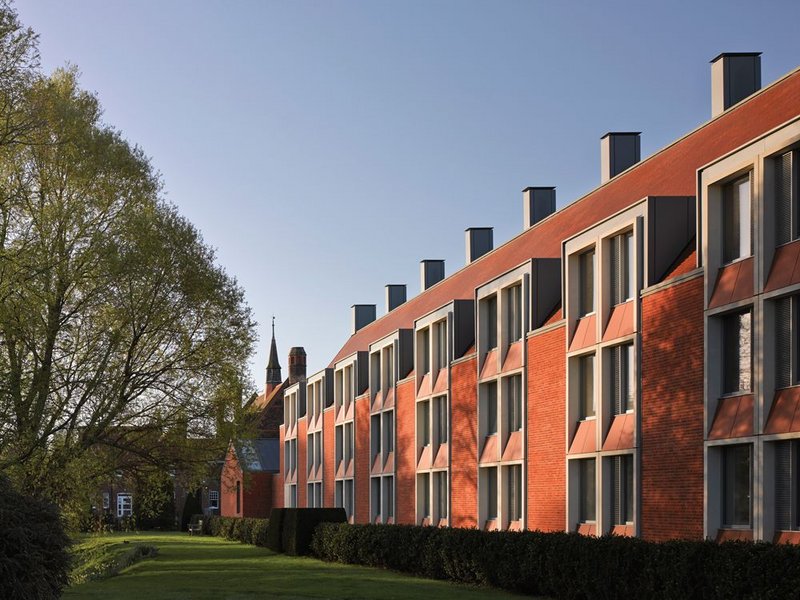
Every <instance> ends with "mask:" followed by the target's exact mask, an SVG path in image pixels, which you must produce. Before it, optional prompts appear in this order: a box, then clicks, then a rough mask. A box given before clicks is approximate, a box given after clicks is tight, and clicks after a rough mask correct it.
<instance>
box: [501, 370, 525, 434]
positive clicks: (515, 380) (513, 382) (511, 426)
mask: <svg viewBox="0 0 800 600" xmlns="http://www.w3.org/2000/svg"><path fill="white" fill-rule="evenodd" d="M505 384H506V389H505V408H506V421H507V424H508V431H509V433H511V432H514V431H519V430H520V429H522V376H521V375H514V376H513V377H506V379H505Z"/></svg>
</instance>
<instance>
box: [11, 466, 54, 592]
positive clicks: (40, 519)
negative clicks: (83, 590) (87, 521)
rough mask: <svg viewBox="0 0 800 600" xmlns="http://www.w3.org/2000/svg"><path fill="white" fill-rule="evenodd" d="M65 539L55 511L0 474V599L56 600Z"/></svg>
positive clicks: (52, 507)
mask: <svg viewBox="0 0 800 600" xmlns="http://www.w3.org/2000/svg"><path fill="white" fill-rule="evenodd" d="M68 548H69V538H68V537H67V535H66V533H65V532H64V528H63V525H62V523H61V519H60V516H59V513H58V509H57V508H56V507H55V506H53V505H52V504H48V503H46V502H43V501H40V500H37V499H35V498H31V497H28V496H25V495H23V494H20V493H19V492H17V491H15V490H14V489H13V488H12V487H11V482H10V481H9V480H8V479H7V478H6V477H4V476H2V475H0V598H8V599H9V600H10V599H16V598H19V599H24V598H42V599H45V598H58V597H60V596H61V590H62V589H63V588H64V586H66V585H67V582H68V577H69V554H68V552H67V550H68Z"/></svg>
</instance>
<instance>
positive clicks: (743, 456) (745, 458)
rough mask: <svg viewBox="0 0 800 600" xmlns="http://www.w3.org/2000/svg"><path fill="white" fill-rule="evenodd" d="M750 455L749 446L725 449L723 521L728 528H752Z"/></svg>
mask: <svg viewBox="0 0 800 600" xmlns="http://www.w3.org/2000/svg"><path fill="white" fill-rule="evenodd" d="M750 455H751V448H750V445H749V444H743V445H737V446H729V447H726V448H724V449H723V482H724V483H723V486H724V495H725V499H724V511H723V513H724V515H723V520H724V524H725V525H726V526H732V527H749V526H750V489H751V481H750V478H751V466H750V460H751V458H750Z"/></svg>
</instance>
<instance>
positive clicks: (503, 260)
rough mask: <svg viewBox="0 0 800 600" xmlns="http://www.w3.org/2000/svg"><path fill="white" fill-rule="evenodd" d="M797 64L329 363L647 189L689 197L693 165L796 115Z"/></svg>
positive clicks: (370, 330) (357, 337)
mask: <svg viewBox="0 0 800 600" xmlns="http://www.w3.org/2000/svg"><path fill="white" fill-rule="evenodd" d="M799 98H800V70H797V69H796V70H794V71H793V72H792V73H790V74H788V75H786V76H785V77H783V78H782V79H780V80H779V81H777V82H775V83H773V84H772V85H770V86H767V87H765V88H763V89H762V90H760V91H758V92H756V93H755V94H753V95H752V96H751V97H749V98H748V99H746V100H744V101H742V102H741V103H739V104H737V105H736V106H734V107H733V108H731V109H729V110H727V111H726V112H724V113H722V114H720V115H719V116H717V117H715V118H714V119H712V120H711V121H709V122H707V123H705V124H703V125H701V126H700V127H698V128H697V129H695V130H694V131H692V132H691V133H689V134H687V135H685V136H684V137H682V138H680V139H679V140H677V141H676V142H673V143H672V144H670V145H669V146H667V147H666V148H663V149H662V150H660V151H658V152H656V153H655V154H653V155H652V156H650V157H648V158H646V159H645V160H643V161H641V162H639V163H637V164H636V165H634V166H633V167H631V168H629V169H628V170H626V171H624V172H623V173H621V174H619V175H617V176H616V177H614V178H613V179H611V180H609V181H607V182H606V183H605V184H603V185H601V186H600V187H598V188H596V189H594V190H593V191H591V192H589V193H588V194H587V195H585V196H583V197H582V198H580V199H578V200H576V201H575V202H573V203H572V204H569V205H567V206H565V207H564V208H562V209H561V210H560V211H558V212H556V213H555V214H553V215H551V216H550V217H548V218H546V219H544V220H542V221H540V222H539V223H537V224H536V225H534V226H533V227H531V228H530V229H528V230H526V231H524V232H522V233H521V234H519V235H518V236H516V237H515V238H512V239H511V240H509V241H508V242H506V243H505V244H503V245H502V246H499V247H498V248H496V249H495V250H493V251H491V252H489V253H488V254H485V255H484V256H482V257H481V258H479V259H478V260H476V261H474V262H472V263H471V264H469V265H467V266H466V267H464V268H462V269H461V270H459V271H457V272H456V273H454V274H452V275H451V276H450V277H447V278H446V279H444V280H442V281H440V282H439V283H437V284H436V285H434V286H433V287H431V288H429V289H427V290H426V291H424V292H422V293H420V294H419V295H418V296H416V297H414V298H412V299H410V300H408V301H407V302H405V303H404V304H401V305H400V306H399V307H397V308H395V309H394V310H393V311H391V312H390V313H387V314H386V315H384V316H383V317H381V318H380V319H378V320H376V321H373V322H372V323H370V324H369V325H367V326H365V327H363V328H361V329H360V330H358V331H357V332H356V333H355V334H353V335H352V336H350V338H349V339H348V340H347V342H346V343H345V344H344V346H342V348H341V349H340V350H339V352H338V353H337V354H336V356H335V357H334V358H333V360H332V361H331V362H330V365H329V366H330V367H333V366H334V364H335V363H336V362H338V361H339V360H341V359H342V358H344V357H347V356H350V355H352V354H353V353H355V352H356V351H358V350H366V349H367V348H368V347H369V344H370V343H372V342H374V341H375V340H379V339H381V338H382V337H384V336H386V335H388V334H389V333H391V332H393V331H395V330H397V329H402V328H406V327H413V325H414V320H415V319H417V318H418V317H420V316H421V315H424V314H427V313H429V312H431V311H432V310H435V309H436V308H438V307H440V306H442V305H444V304H447V303H448V302H450V301H451V300H454V299H470V298H473V296H474V293H475V288H477V287H478V286H480V285H482V284H483V283H486V282H487V281H490V280H492V279H493V278H495V277H496V276H497V275H498V274H500V273H503V272H505V271H508V270H509V269H512V268H514V267H515V266H517V265H519V264H521V263H522V262H524V261H526V260H529V259H531V258H558V257H560V256H561V242H562V241H563V240H565V239H567V238H569V237H571V236H573V235H575V234H576V233H578V232H580V231H583V230H584V229H587V228H588V227H590V226H592V225H594V224H596V223H598V222H599V221H602V220H603V219H605V218H607V217H609V216H611V215H613V214H614V213H616V212H619V211H620V210H622V209H624V208H627V207H628V206H630V205H631V204H633V203H635V202H637V201H639V200H641V199H642V198H645V197H647V196H694V195H695V194H696V188H697V169H698V168H700V167H701V166H703V165H705V164H707V163H709V162H711V161H712V160H714V159H715V158H717V157H719V156H721V155H723V154H726V153H728V152H730V151H732V150H735V149H736V148H738V147H739V146H742V145H744V144H745V143H747V142H748V141H750V140H752V139H753V138H755V137H758V136H759V135H761V134H763V133H765V132H767V131H770V130H772V129H774V128H776V127H778V126H779V125H781V124H783V123H785V122H786V121H788V120H790V119H792V118H793V117H796V116H797V115H798V114H800V102H798V99H799Z"/></svg>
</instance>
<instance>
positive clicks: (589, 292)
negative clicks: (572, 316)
mask: <svg viewBox="0 0 800 600" xmlns="http://www.w3.org/2000/svg"><path fill="white" fill-rule="evenodd" d="M594 263H595V260H594V249H592V250H588V251H587V252H584V253H583V254H581V255H580V256H578V279H579V284H578V285H579V287H578V316H579V317H583V316H584V315H588V314H589V313H591V312H594V267H595V264H594Z"/></svg>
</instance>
